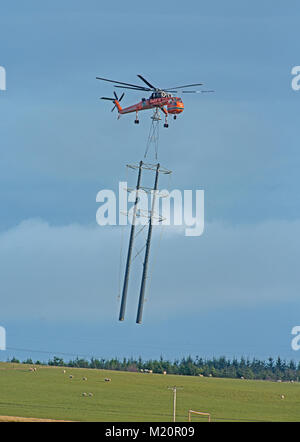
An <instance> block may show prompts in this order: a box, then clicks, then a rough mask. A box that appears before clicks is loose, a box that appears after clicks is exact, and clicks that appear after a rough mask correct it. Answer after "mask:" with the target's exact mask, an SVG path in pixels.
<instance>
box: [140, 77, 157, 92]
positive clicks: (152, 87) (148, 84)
mask: <svg viewBox="0 0 300 442" xmlns="http://www.w3.org/2000/svg"><path fill="white" fill-rule="evenodd" d="M138 77H139V78H140V79H141V80H142V81H143V82H144V83H146V85H147V86H149V87H151V89H156V87H154V86H153V85H152V84H151V83H149V81H147V80H145V78H144V77H142V76H141V75H138Z"/></svg>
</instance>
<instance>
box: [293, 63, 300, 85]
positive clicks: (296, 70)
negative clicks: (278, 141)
mask: <svg viewBox="0 0 300 442" xmlns="http://www.w3.org/2000/svg"><path fill="white" fill-rule="evenodd" d="M292 76H293V79H292V89H293V90H294V91H299V90H300V66H294V67H293V69H292Z"/></svg>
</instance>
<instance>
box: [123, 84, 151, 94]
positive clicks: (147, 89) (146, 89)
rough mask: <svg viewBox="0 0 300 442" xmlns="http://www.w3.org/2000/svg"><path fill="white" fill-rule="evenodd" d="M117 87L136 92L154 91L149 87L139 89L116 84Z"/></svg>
mask: <svg viewBox="0 0 300 442" xmlns="http://www.w3.org/2000/svg"><path fill="white" fill-rule="evenodd" d="M115 87H119V88H121V89H133V90H134V91H146V92H149V91H152V89H150V88H148V87H139V88H137V87H128V86H117V85H116V84H115Z"/></svg>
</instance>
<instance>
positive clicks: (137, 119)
mask: <svg viewBox="0 0 300 442" xmlns="http://www.w3.org/2000/svg"><path fill="white" fill-rule="evenodd" d="M139 122H140V120H139V118H138V113H137V112H136V113H135V120H134V123H135V124H139Z"/></svg>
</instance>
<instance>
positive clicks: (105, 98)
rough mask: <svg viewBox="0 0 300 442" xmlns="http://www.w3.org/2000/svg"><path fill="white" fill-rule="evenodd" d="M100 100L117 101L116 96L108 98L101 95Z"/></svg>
mask: <svg viewBox="0 0 300 442" xmlns="http://www.w3.org/2000/svg"><path fill="white" fill-rule="evenodd" d="M100 100H109V101H115V99H114V98H107V97H101V98H100Z"/></svg>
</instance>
